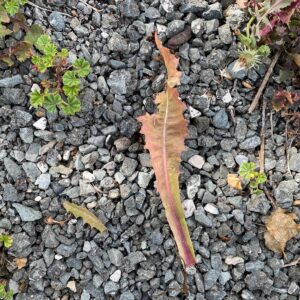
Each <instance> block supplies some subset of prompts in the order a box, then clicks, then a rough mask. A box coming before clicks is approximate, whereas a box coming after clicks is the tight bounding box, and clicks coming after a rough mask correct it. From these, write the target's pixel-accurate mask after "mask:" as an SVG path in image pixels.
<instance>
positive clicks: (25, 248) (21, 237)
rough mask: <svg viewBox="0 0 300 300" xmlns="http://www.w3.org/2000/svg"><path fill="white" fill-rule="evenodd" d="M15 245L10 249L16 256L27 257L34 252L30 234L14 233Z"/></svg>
mask: <svg viewBox="0 0 300 300" xmlns="http://www.w3.org/2000/svg"><path fill="white" fill-rule="evenodd" d="M12 239H13V245H12V247H11V248H10V249H9V251H11V252H12V254H13V255H15V256H16V257H22V258H24V257H27V256H28V255H29V254H30V253H31V252H32V247H31V242H30V239H29V236H28V235H27V234H26V233H25V232H22V233H15V234H13V235H12Z"/></svg>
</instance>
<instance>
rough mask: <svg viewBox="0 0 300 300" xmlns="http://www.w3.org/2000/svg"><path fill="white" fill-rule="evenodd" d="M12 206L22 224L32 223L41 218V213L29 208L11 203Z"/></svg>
mask: <svg viewBox="0 0 300 300" xmlns="http://www.w3.org/2000/svg"><path fill="white" fill-rule="evenodd" d="M12 206H13V207H14V208H15V209H16V210H17V212H18V214H19V215H20V218H21V220H22V221H23V222H33V221H36V220H40V219H41V218H42V214H41V212H40V211H38V210H35V209H33V208H31V207H28V206H24V205H22V204H19V203H13V204H12Z"/></svg>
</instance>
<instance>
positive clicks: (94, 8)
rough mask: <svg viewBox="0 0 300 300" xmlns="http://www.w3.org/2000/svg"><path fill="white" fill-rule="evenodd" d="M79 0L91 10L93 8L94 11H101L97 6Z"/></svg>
mask: <svg viewBox="0 0 300 300" xmlns="http://www.w3.org/2000/svg"><path fill="white" fill-rule="evenodd" d="M79 2H81V3H83V4H85V5H87V6H88V7H90V8H91V9H92V10H94V11H96V12H100V11H101V9H98V8H96V7H94V6H92V5H91V4H88V3H87V2H86V1H84V0H79Z"/></svg>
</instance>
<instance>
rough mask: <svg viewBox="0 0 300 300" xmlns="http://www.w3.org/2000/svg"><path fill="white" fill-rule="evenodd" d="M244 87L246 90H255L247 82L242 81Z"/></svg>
mask: <svg viewBox="0 0 300 300" xmlns="http://www.w3.org/2000/svg"><path fill="white" fill-rule="evenodd" d="M242 85H243V86H244V87H245V88H246V89H249V90H250V89H253V86H252V85H251V84H250V83H249V82H247V81H242Z"/></svg>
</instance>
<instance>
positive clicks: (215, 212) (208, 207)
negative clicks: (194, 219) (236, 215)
mask: <svg viewBox="0 0 300 300" xmlns="http://www.w3.org/2000/svg"><path fill="white" fill-rule="evenodd" d="M204 209H205V210H206V211H207V212H209V213H210V214H212V215H218V214H219V210H218V208H217V207H216V206H215V205H213V204H211V203H207V204H206V205H205V206H204Z"/></svg>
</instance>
